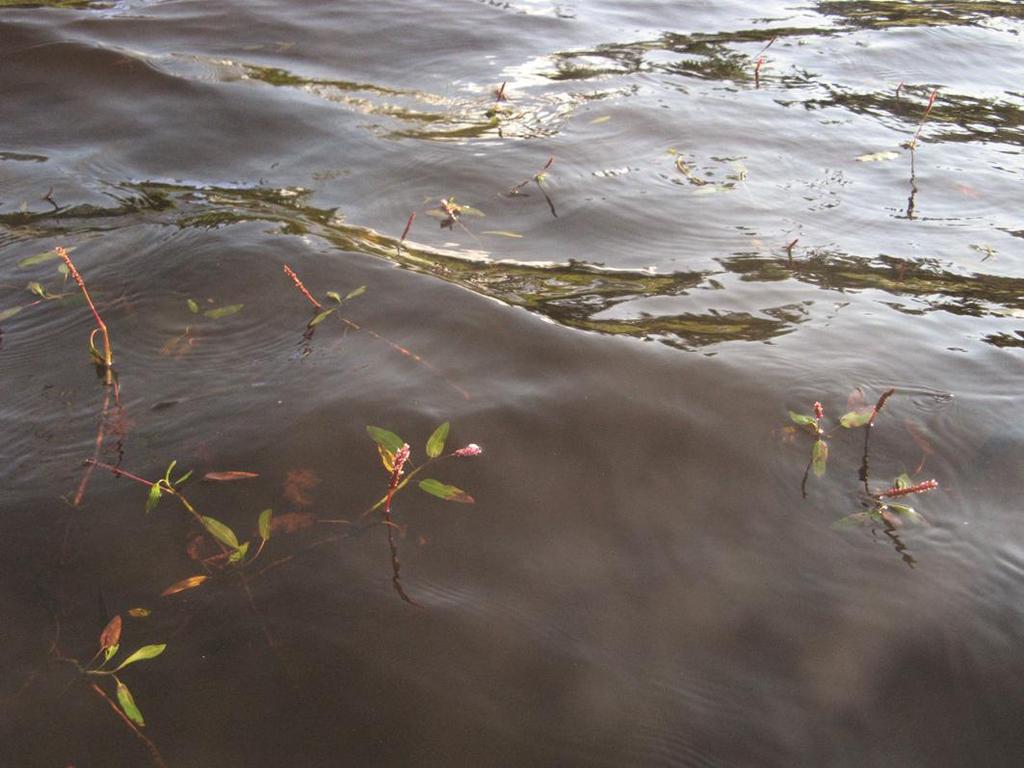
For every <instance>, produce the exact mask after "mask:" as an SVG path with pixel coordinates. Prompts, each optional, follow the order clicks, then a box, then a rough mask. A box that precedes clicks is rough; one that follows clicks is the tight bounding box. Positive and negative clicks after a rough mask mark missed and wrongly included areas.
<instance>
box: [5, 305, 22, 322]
mask: <svg viewBox="0 0 1024 768" xmlns="http://www.w3.org/2000/svg"><path fill="white" fill-rule="evenodd" d="M23 309H24V307H11V308H10V309H5V310H4V311H3V312H0V323H2V322H3V321H4V320H6V319H7V318H9V317H14V316H15V315H16V314H18V313H19V312H21V310H23Z"/></svg>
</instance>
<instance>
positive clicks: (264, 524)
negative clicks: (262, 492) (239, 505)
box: [259, 509, 274, 541]
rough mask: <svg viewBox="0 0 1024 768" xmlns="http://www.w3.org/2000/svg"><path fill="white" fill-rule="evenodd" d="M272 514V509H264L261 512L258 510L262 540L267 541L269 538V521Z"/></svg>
mask: <svg viewBox="0 0 1024 768" xmlns="http://www.w3.org/2000/svg"><path fill="white" fill-rule="evenodd" d="M273 516H274V510H272V509H264V510H263V511H262V512H260V519H259V530H260V538H261V539H263V540H264V541H269V540H270V521H271V518H272V517H273Z"/></svg>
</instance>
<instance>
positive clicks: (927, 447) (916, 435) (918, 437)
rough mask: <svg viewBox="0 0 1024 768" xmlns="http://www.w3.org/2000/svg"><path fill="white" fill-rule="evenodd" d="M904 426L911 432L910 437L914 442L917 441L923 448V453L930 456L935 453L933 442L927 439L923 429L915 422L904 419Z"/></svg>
mask: <svg viewBox="0 0 1024 768" xmlns="http://www.w3.org/2000/svg"><path fill="white" fill-rule="evenodd" d="M903 426H904V427H905V428H906V430H907V432H909V433H910V437H911V438H912V439H913V440H914V442H915V443H917V447H918V448H920V449H921V453H924V454H927V455H928V456H931V455H932V454H933V453H935V449H934V448H932V444H931V443H929V442H928V440H927V439H925V436H924V435H922V434H921V430H920V429H919V428H918V426H917V425H916V424H915V423H914V422H912V421H909V420H907V421H904V422H903Z"/></svg>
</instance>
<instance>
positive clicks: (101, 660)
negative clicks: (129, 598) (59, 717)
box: [53, 609, 167, 767]
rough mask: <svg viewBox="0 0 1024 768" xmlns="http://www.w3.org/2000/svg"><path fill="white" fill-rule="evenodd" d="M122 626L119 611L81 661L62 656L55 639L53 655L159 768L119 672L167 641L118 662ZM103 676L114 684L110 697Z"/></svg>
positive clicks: (159, 759) (157, 651)
mask: <svg viewBox="0 0 1024 768" xmlns="http://www.w3.org/2000/svg"><path fill="white" fill-rule="evenodd" d="M136 610H137V609H136ZM122 627H123V620H122V618H121V616H120V614H118V615H116V616H114V617H113V618H112V619H110V621H108V622H107V624H106V626H104V627H103V630H102V631H101V632H100V636H99V650H98V651H96V654H95V655H94V656H93V657H92V658H91V659H89V661H87V662H86V663H85V664H82V663H81V662H79V661H78V659H75V658H72V657H69V656H64V655H62V654H61V653H60V651H59V650H58V648H57V645H56V642H55V643H54V650H53V652H54V657H55V658H56V659H57V660H58V661H62V662H65V663H67V664H71V665H72V666H73V667H74V668H75V669H76V670H77V671H78V673H79V674H80V675H81V677H82V680H84V681H85V682H86V683H87V684H88V686H89V688H90V690H92V692H93V693H95V694H96V695H97V696H99V697H100V698H101V699H103V700H104V701H105V702H106V703H107V704H108V705H109V706H110V708H111V709H112V710H113V711H114V713H115V714H117V716H118V717H119V718H120V719H121V721H122V722H123V723H124V724H125V726H126V727H127V728H128V729H129V730H130V731H131V732H132V733H133V734H134V736H135V737H136V738H137V739H139V741H141V742H142V743H143V745H145V747H146V749H147V750H148V751H149V753H150V756H151V757H152V758H153V762H154V764H155V765H157V766H159V767H163V766H164V765H165V763H164V761H163V758H162V757H161V755H160V751H159V750H158V749H157V747H156V745H155V744H154V743H153V742H152V741H151V740H150V739H149V738H148V737H147V736H146V735H145V734H143V733H142V731H141V730H140V729H141V728H144V727H145V725H146V720H145V718H144V717H143V715H142V711H141V710H140V709H139V706H138V704H136V703H135V697H134V696H133V695H132V692H131V689H129V688H128V686H127V685H126V684H125V683H124V681H123V680H122V679H121V677H120V675H119V673H121V672H122V671H123V670H124V669H125V668H127V667H129V666H131V665H132V664H136V663H138V662H140V661H148V660H150V659H155V658H156V657H157V656H159V655H160V654H162V653H163V652H164V650H165V649H166V648H167V644H166V643H154V644H151V645H143V646H141V647H139V648H137V649H136V650H135V651H134V652H133V653H130V654H127V655H122V658H121V661H120V662H118V661H117V655H118V651H119V650H120V648H121V631H122ZM108 665H109V666H108ZM107 679H109V680H112V681H113V684H114V691H113V694H114V696H113V698H112V697H111V695H110V694H109V693H108V692H107V691H106V690H104V688H103V686H102V685H101V682H102V681H103V680H107ZM115 699H116V703H115Z"/></svg>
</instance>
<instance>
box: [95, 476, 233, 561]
mask: <svg viewBox="0 0 1024 768" xmlns="http://www.w3.org/2000/svg"><path fill="white" fill-rule="evenodd" d="M85 463H86V464H87V465H91V466H94V467H99V468H100V469H105V470H107V472H109V473H110V474H112V475H113V476H114V477H126V478H128V479H129V480H132V481H133V482H136V483H139V484H140V485H145V486H146V487H148V488H152V487H153V485H154V483H153V481H151V480H147V479H146V478H144V477H139V476H138V475H136V474H133V473H132V472H128V471H127V470H124V469H121V468H120V467H115V466H114V465H113V464H105V463H103V462H102V461H96V460H94V459H86V460H85ZM161 490H162V491H163V492H164V493H169V494H170V495H171V496H174V498H176V499H177V500H178V501H179V502H180V503H181V505H182V506H183V507H184V508H185V511H187V512H188V513H189V514H190V515H192V517H193V518H194V519H195V521H196V522H197V523H199V526H200V527H201V528H202V529H203V530H204V531H206V530H207V529H206V523H204V522H203V516H202V515H200V514H199V513H198V512H197V511H196V508H195V507H193V506H192V504H190V503H189V500H188V499H186V498H185V497H184V496H183V495H182V494H181V493H179V492H178V491H176V490H175V489H174V488H168V487H167V486H166V485H161ZM207 533H208V531H207ZM210 538H211V539H213V540H214V542H215V543H216V544H217V546H218V547H219V548H220V551H221V552H223V553H224V554H231V550H229V549H228V548H227V546H226V545H225V544H224V543H223V542H221V541H220V539H218V538H217V537H216V536H210Z"/></svg>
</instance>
